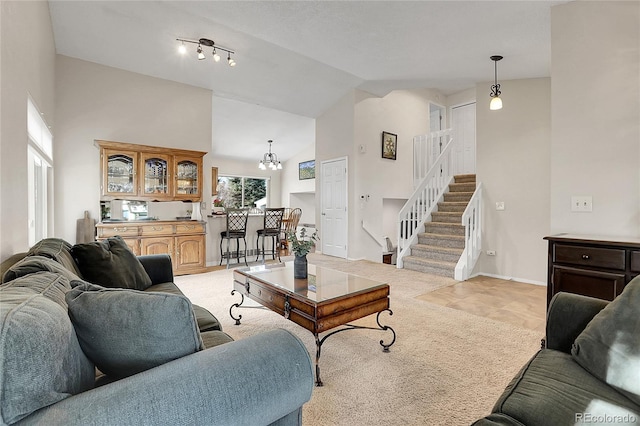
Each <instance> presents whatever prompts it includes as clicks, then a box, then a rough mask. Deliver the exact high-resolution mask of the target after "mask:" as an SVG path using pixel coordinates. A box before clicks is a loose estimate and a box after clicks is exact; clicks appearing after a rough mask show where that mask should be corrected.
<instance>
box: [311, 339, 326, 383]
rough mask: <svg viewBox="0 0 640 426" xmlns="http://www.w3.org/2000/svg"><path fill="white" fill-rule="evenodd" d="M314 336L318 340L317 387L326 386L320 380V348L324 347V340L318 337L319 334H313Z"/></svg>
mask: <svg viewBox="0 0 640 426" xmlns="http://www.w3.org/2000/svg"><path fill="white" fill-rule="evenodd" d="M313 336H314V337H315V338H316V386H318V387H320V386H324V383H322V380H321V379H320V348H321V347H322V342H324V339H322V340H320V338H319V337H318V333H313Z"/></svg>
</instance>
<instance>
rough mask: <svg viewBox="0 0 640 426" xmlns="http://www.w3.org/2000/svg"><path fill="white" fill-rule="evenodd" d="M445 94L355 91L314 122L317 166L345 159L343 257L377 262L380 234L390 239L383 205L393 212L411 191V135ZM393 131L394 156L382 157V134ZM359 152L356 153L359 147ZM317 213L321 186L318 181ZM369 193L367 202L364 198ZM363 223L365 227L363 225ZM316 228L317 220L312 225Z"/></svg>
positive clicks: (419, 130)
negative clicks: (345, 240)
mask: <svg viewBox="0 0 640 426" xmlns="http://www.w3.org/2000/svg"><path fill="white" fill-rule="evenodd" d="M430 101H433V102H435V103H443V102H444V97H443V96H441V95H440V94H439V93H438V92H436V91H431V90H397V91H393V92H391V93H389V94H388V95H387V96H384V97H382V98H380V97H377V96H373V95H370V94H368V93H366V92H363V91H359V90H355V91H353V92H352V93H351V94H349V95H347V96H345V97H343V98H342V99H341V100H340V102H338V103H337V104H336V105H334V107H332V108H330V109H329V110H328V111H327V112H326V113H325V114H323V115H322V116H321V117H319V118H318V119H317V120H316V164H317V166H318V169H317V173H318V175H317V176H318V178H320V161H322V160H326V159H332V158H338V157H343V156H346V157H348V194H347V196H348V215H349V217H348V224H349V225H348V226H349V229H348V235H349V237H348V257H349V258H350V259H369V260H372V261H375V262H381V261H382V247H381V246H380V244H379V243H380V242H382V237H383V236H385V235H388V234H391V235H389V236H390V237H391V238H392V240H394V239H395V236H394V235H393V234H395V232H393V230H394V229H395V227H393V228H390V227H388V226H385V223H384V218H385V217H391V216H393V214H387V215H385V214H384V211H385V209H393V210H394V211H395V212H396V214H397V205H398V203H397V202H385V200H398V199H407V198H408V197H409V196H410V195H411V192H412V185H413V183H412V173H413V137H414V136H416V135H419V134H425V133H427V132H428V129H429V102H430ZM383 131H387V132H391V133H395V134H397V135H398V150H397V158H396V160H395V161H394V160H388V159H383V158H381V149H382V148H381V144H382V139H381V137H382V132H383ZM361 146H362V147H363V149H364V152H361V150H360V147H361ZM317 190H318V194H317V195H316V199H317V200H318V201H317V211H316V217H318V218H319V217H321V216H320V211H319V209H320V201H319V200H321V198H320V197H321V194H320V193H319V192H320V190H321V186H320V183H319V182H318V184H317ZM367 195H368V196H369V198H368V200H367V198H366V196H367ZM362 196H364V197H365V198H364V199H363V198H361V197H362ZM363 221H364V224H365V226H366V228H367V230H365V229H363V226H362V224H363ZM316 225H317V226H320V227H321V224H320V223H317V224H316Z"/></svg>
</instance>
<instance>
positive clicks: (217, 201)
mask: <svg viewBox="0 0 640 426" xmlns="http://www.w3.org/2000/svg"><path fill="white" fill-rule="evenodd" d="M213 207H224V201H222V200H221V199H220V198H216V199H215V200H213Z"/></svg>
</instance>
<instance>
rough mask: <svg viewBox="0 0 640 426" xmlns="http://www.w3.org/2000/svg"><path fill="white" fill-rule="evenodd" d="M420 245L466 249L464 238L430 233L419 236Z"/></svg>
mask: <svg viewBox="0 0 640 426" xmlns="http://www.w3.org/2000/svg"><path fill="white" fill-rule="evenodd" d="M418 244H422V245H428V246H434V245H437V246H439V247H444V248H456V249H464V236H463V235H446V234H431V233H428V232H424V233H422V234H418Z"/></svg>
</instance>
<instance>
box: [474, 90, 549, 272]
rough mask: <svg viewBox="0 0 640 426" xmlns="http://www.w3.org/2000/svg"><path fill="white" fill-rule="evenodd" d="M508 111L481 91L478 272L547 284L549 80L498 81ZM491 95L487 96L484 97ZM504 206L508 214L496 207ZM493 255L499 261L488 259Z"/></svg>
mask: <svg viewBox="0 0 640 426" xmlns="http://www.w3.org/2000/svg"><path fill="white" fill-rule="evenodd" d="M500 84H501V90H502V96H501V98H502V100H503V103H504V107H503V108H502V109H501V110H497V111H490V110H489V95H488V90H487V89H488V88H489V87H490V86H491V84H490V83H481V84H478V85H477V86H476V87H477V98H478V102H477V104H476V132H477V133H476V141H477V148H476V163H477V172H476V178H477V181H478V182H482V185H483V188H484V189H483V203H484V205H483V209H484V210H483V212H484V220H483V224H482V228H483V232H482V238H483V241H482V249H483V253H482V254H481V255H480V258H479V260H478V263H477V264H476V267H475V269H474V273H480V274H487V275H496V276H500V277H505V278H514V279H516V280H518V281H524V282H536V283H545V282H546V271H547V269H546V268H547V252H546V244H545V241H544V240H543V238H544V237H545V236H546V235H548V233H549V228H550V225H549V222H550V218H549V203H550V201H549V198H550V178H549V170H550V165H549V163H550V158H549V154H550V134H551V114H550V104H551V100H550V96H551V93H550V81H549V79H548V78H540V79H527V80H508V81H500ZM485 93H487V94H485ZM497 201H503V202H504V203H505V210H504V211H496V208H495V203H496V202H497ZM486 250H495V251H496V256H487V255H486Z"/></svg>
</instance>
